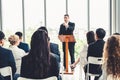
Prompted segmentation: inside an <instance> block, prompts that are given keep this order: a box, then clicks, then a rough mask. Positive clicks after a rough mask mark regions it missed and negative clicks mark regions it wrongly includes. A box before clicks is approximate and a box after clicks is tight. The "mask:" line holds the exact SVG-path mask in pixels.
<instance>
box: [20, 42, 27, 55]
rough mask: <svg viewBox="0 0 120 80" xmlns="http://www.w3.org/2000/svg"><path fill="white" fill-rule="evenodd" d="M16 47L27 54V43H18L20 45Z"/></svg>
mask: <svg viewBox="0 0 120 80" xmlns="http://www.w3.org/2000/svg"><path fill="white" fill-rule="evenodd" d="M18 47H19V48H20V49H23V50H24V51H25V52H26V53H27V52H29V46H28V44H27V43H23V42H20V44H19V45H18Z"/></svg>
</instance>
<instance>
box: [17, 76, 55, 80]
mask: <svg viewBox="0 0 120 80" xmlns="http://www.w3.org/2000/svg"><path fill="white" fill-rule="evenodd" d="M17 80H57V77H56V76H52V77H49V78H45V79H30V78H24V77H18V79H17Z"/></svg>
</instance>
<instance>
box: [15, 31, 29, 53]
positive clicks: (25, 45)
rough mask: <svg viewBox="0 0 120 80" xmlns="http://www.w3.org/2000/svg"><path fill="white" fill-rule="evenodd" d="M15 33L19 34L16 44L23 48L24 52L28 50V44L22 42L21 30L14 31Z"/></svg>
mask: <svg viewBox="0 0 120 80" xmlns="http://www.w3.org/2000/svg"><path fill="white" fill-rule="evenodd" d="M15 34H16V35H18V36H19V39H20V44H19V45H18V47H19V48H21V49H23V50H24V51H25V52H26V53H28V52H29V45H28V44H27V43H25V42H22V32H16V33H15Z"/></svg>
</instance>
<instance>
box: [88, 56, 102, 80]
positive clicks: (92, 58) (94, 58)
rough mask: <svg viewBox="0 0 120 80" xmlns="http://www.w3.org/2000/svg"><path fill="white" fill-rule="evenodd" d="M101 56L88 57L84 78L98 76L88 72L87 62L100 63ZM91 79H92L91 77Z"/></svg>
mask: <svg viewBox="0 0 120 80" xmlns="http://www.w3.org/2000/svg"><path fill="white" fill-rule="evenodd" d="M102 63H103V62H102V57H91V56H90V57H88V65H87V75H86V78H87V80H89V76H94V77H95V76H100V74H92V73H89V64H96V65H102ZM91 80H92V79H91Z"/></svg>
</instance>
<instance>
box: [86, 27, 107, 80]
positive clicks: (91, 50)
mask: <svg viewBox="0 0 120 80" xmlns="http://www.w3.org/2000/svg"><path fill="white" fill-rule="evenodd" d="M105 34H106V32H105V30H104V29H102V28H98V29H96V33H95V39H96V41H95V42H94V43H92V44H90V45H89V46H88V54H87V59H88V57H89V56H92V57H102V56H103V55H102V53H103V47H104V43H105V41H104V40H103V38H104V37H105ZM89 73H92V74H100V75H101V74H102V70H101V65H94V64H90V65H89ZM98 78H99V77H95V79H94V80H98Z"/></svg>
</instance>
